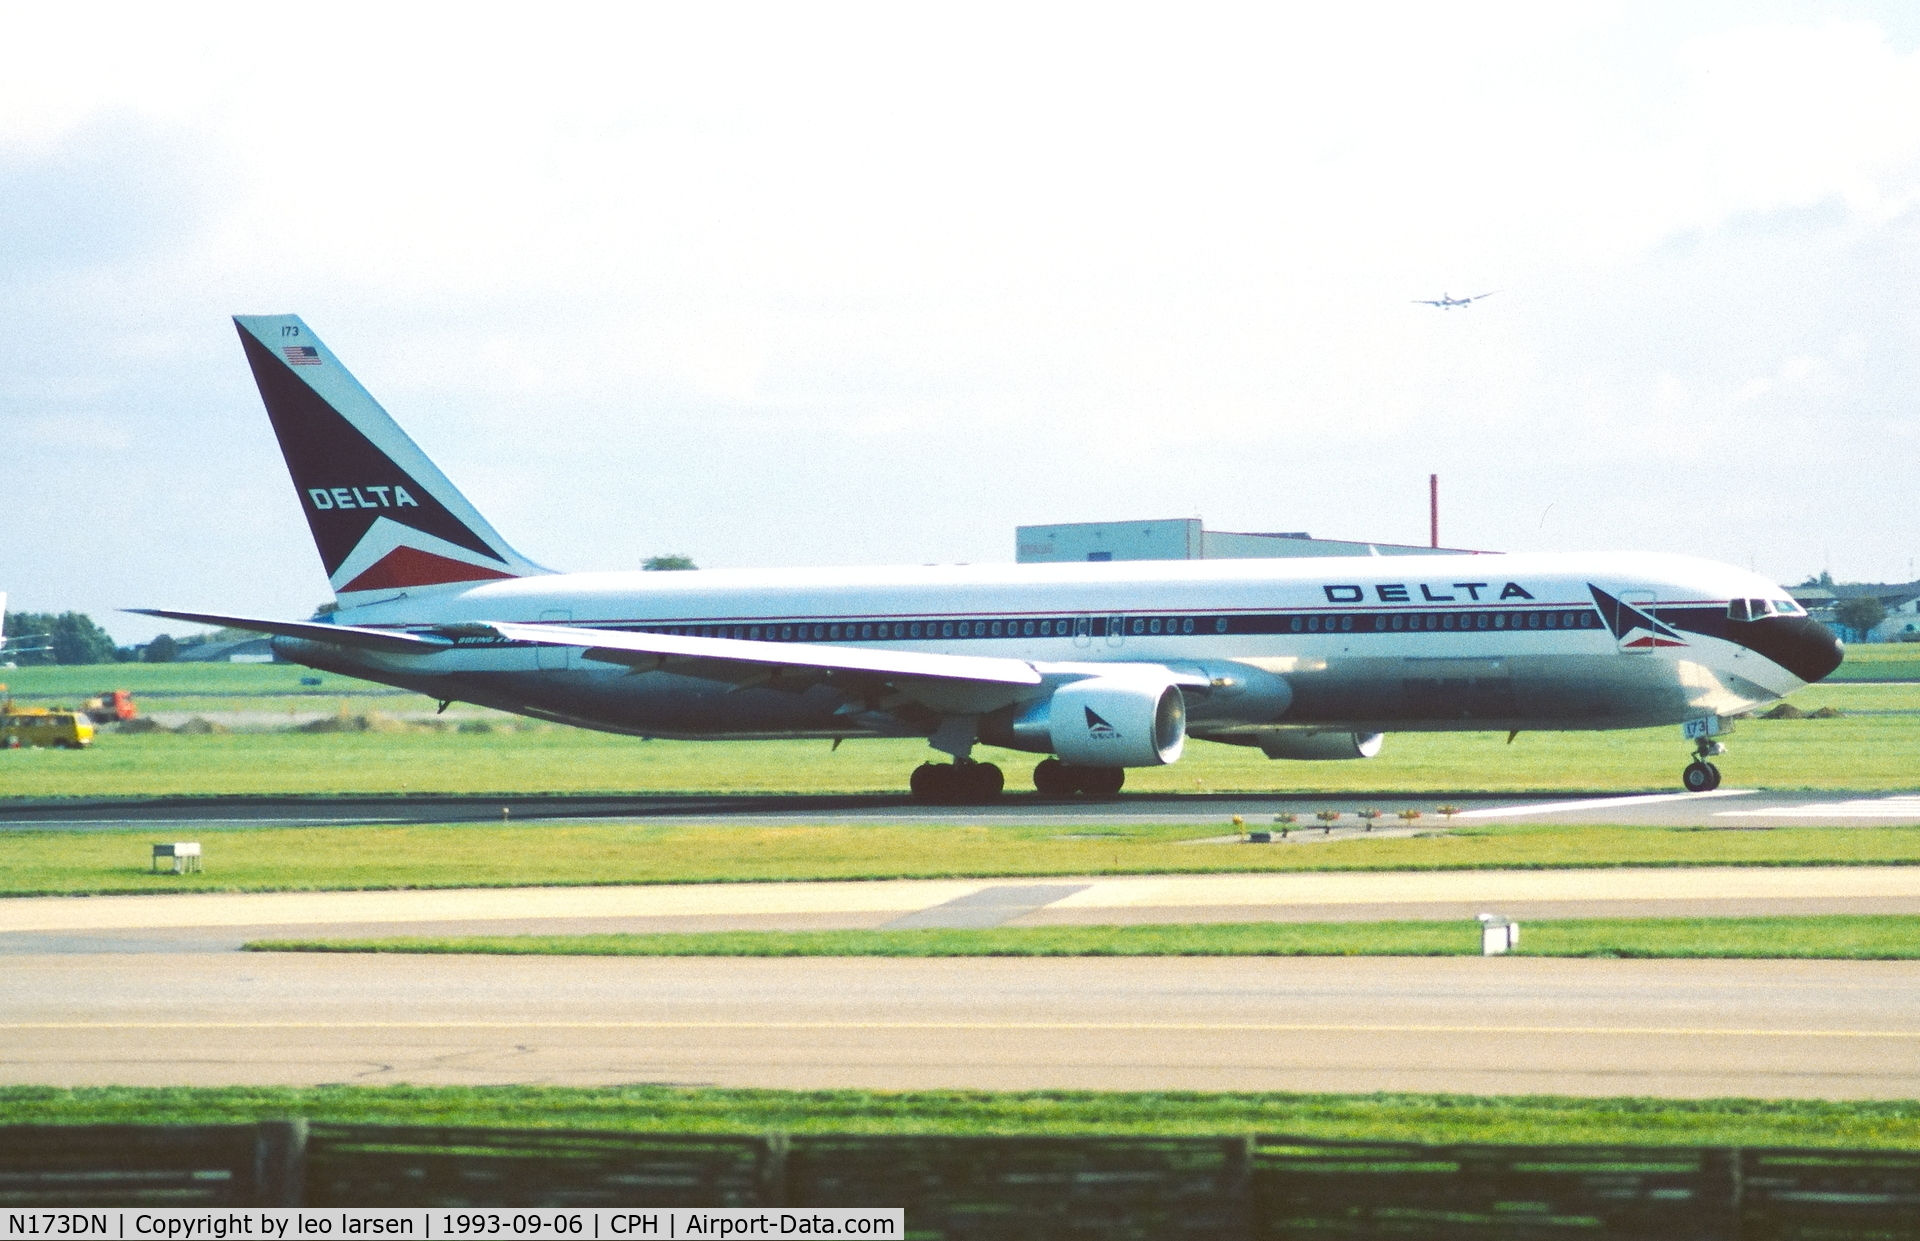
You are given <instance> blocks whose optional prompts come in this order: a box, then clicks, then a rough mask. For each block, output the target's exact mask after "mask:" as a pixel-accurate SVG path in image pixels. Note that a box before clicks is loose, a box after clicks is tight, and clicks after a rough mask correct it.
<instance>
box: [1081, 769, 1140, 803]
mask: <svg viewBox="0 0 1920 1241" xmlns="http://www.w3.org/2000/svg"><path fill="white" fill-rule="evenodd" d="M1073 776H1074V781H1073V782H1074V784H1075V785H1077V786H1078V787H1079V789H1080V791H1081V792H1082V793H1085V794H1086V795H1087V796H1088V797H1112V796H1113V795H1114V794H1115V793H1118V792H1119V791H1120V786H1121V785H1123V784H1125V783H1126V782H1127V772H1126V769H1125V768H1124V767H1076V768H1074V769H1073Z"/></svg>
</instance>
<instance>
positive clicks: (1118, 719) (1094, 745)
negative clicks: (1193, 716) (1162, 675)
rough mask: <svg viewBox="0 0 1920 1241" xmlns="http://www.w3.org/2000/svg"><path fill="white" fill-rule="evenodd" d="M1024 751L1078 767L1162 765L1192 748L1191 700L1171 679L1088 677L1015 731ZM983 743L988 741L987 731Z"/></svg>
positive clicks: (1018, 722) (1058, 693)
mask: <svg viewBox="0 0 1920 1241" xmlns="http://www.w3.org/2000/svg"><path fill="white" fill-rule="evenodd" d="M1009 731H1010V732H1011V733H1012V734H1013V737H1012V739H1013V740H1014V742H1015V744H1016V746H1017V748H1019V749H1042V748H1044V749H1048V750H1051V751H1053V753H1055V754H1058V755H1059V756H1060V761H1061V762H1064V763H1070V764H1072V765H1074V766H1079V767H1163V766H1165V765H1166V764H1168V763H1172V762H1177V761H1179V758H1180V753H1181V751H1182V750H1183V749H1185V748H1186V744H1187V700H1186V696H1185V695H1184V694H1182V693H1181V692H1180V687H1179V686H1177V685H1174V684H1171V683H1169V682H1166V681H1152V680H1137V679H1131V678H1122V677H1089V678H1088V679H1086V680H1084V681H1071V682H1068V683H1067V684H1065V685H1062V686H1061V687H1060V688H1059V689H1057V690H1055V691H1053V697H1051V698H1049V699H1047V700H1046V701H1045V702H1042V703H1037V704H1035V705H1034V706H1033V707H1030V708H1028V709H1027V710H1026V711H1025V712H1023V713H1022V714H1021V715H1020V716H1019V717H1018V718H1017V719H1015V720H1014V721H1012V724H1011V727H1010V730H1009ZM981 739H982V740H992V739H991V738H988V737H987V736H986V735H985V733H984V731H983V733H982V738H981Z"/></svg>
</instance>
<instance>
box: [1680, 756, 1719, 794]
mask: <svg viewBox="0 0 1920 1241" xmlns="http://www.w3.org/2000/svg"><path fill="white" fill-rule="evenodd" d="M1680 783H1681V784H1683V785H1685V786H1686V790H1687V792H1689V793H1711V792H1712V791H1713V790H1715V789H1717V788H1719V787H1720V769H1719V768H1718V767H1715V766H1714V765H1713V764H1712V763H1709V762H1707V761H1706V760H1705V759H1695V760H1694V761H1692V762H1691V763H1688V764H1687V769H1686V771H1684V772H1682V773H1681V775H1680Z"/></svg>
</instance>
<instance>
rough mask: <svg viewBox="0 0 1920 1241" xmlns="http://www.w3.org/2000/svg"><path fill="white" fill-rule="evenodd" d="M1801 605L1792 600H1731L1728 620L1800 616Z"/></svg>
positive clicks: (1728, 606) (1728, 603)
mask: <svg viewBox="0 0 1920 1241" xmlns="http://www.w3.org/2000/svg"><path fill="white" fill-rule="evenodd" d="M1799 615H1802V612H1801V610H1800V605H1799V604H1797V603H1795V602H1794V601H1793V600H1791V599H1730V600H1728V601H1727V619H1728V620H1737V621H1744V620H1759V619H1760V618H1761V617H1763V616H1799Z"/></svg>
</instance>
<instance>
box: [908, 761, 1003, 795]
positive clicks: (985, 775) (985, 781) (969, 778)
mask: <svg viewBox="0 0 1920 1241" xmlns="http://www.w3.org/2000/svg"><path fill="white" fill-rule="evenodd" d="M1006 783H1007V780H1006V777H1005V776H1003V775H1002V774H1000V769H999V768H998V767H996V766H994V765H993V764H992V763H976V762H974V761H973V760H972V759H968V760H966V761H965V762H952V763H922V764H920V765H919V766H918V767H915V768H914V769H913V778H912V779H911V780H910V781H909V782H908V785H909V787H910V788H912V789H913V795H914V797H915V799H917V800H919V801H932V802H949V803H955V804H960V805H968V804H974V803H979V802H990V801H992V800H993V799H994V798H996V797H998V796H1000V790H1001V789H1002V788H1004V787H1006Z"/></svg>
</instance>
